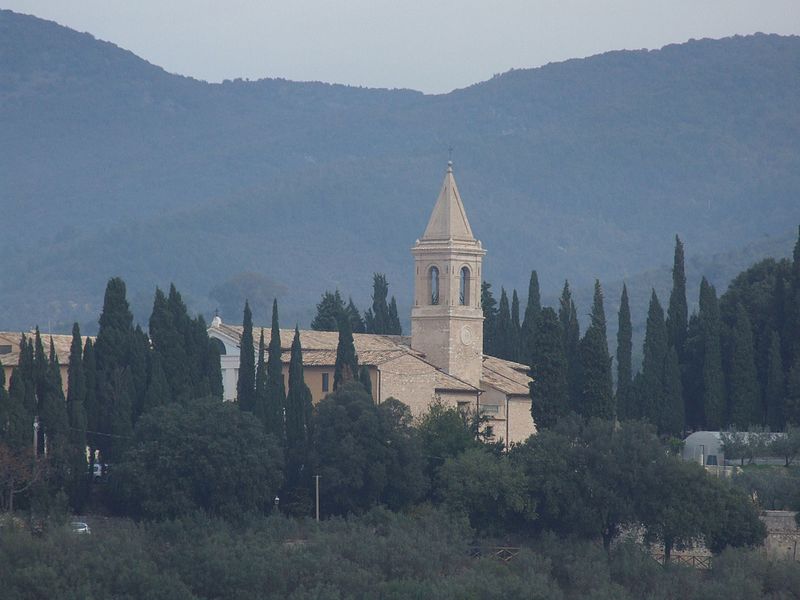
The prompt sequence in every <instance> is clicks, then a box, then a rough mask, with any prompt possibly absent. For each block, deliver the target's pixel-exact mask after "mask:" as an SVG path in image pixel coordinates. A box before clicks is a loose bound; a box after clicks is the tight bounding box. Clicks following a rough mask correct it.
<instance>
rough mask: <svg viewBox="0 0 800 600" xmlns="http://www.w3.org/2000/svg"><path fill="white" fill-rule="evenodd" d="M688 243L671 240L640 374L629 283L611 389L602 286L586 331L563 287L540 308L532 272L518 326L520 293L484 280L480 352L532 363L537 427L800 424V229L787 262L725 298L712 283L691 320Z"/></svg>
mask: <svg viewBox="0 0 800 600" xmlns="http://www.w3.org/2000/svg"><path fill="white" fill-rule="evenodd" d="M684 262H685V259H684V248H683V243H682V242H681V240H680V238H678V237H677V236H676V238H675V254H674V260H673V268H672V281H673V285H672V291H671V293H670V297H669V302H668V304H667V308H666V311H665V310H664V307H663V305H662V303H661V301H660V300H659V298H658V296H657V294H656V292H655V290H653V291H652V294H651V298H650V305H649V308H648V314H647V325H646V332H645V339H644V345H643V352H642V355H643V360H642V365H641V368H640V369H638V370H637V371H634V368H633V364H632V326H631V312H630V305H629V302H628V290H627V286H625V285H623V288H622V295H621V298H620V304H619V306H620V308H619V314H618V317H619V319H618V323H619V328H618V331H617V338H616V353H615V356H614V357H613V358H616V386H614V384H613V383H612V375H613V373H612V369H613V365H612V356H611V354H610V352H609V343H608V334H607V327H606V317H605V309H604V306H603V300H604V298H603V290H602V287H601V285H600V282H599V281H595V289H594V300H593V304H592V307H591V312H590V320H589V324H588V327H587V329H586V331H585V332H584V333H583V335H582V336H581V332H580V324H579V322H578V318H577V310H576V307H575V302H574V300H573V298H572V292H571V289H570V286H569V282H565V284H564V287H563V290H562V292H561V296H560V299H559V304H558V307H557V309H554V308H550V307H542V305H541V299H540V291H539V283H538V277H537V274H536V271H533V272H532V273H531V278H530V284H529V288H528V298H527V305H526V307H525V311H524V315H523V317H522V320H520V302H519V298H518V295H517V291H516V290H514V291H513V293H512V295H511V301H510V302H509V299H508V294H507V293H506V291H505V289H503V288H501V292H500V300H499V303H498V302H497V300H495V298H494V295H493V292H492V289H491V284H489V283H487V282H484V283H483V285H482V287H481V300H482V306H483V313H484V351H485V352H486V353H487V354H490V355H493V356H498V357H500V358H505V359H508V360H514V361H517V362H520V363H523V364H526V365H530V374H531V377H532V378H533V383H532V384H531V398H532V412H533V417H534V420H535V421H536V423H537V426H539V427H549V426H552V425H553V424H554V423H555V422H556V421H557V420H558V418H560V417H562V416H564V415H566V414H568V413H569V412H576V413H578V414H581V415H584V416H586V417H600V418H606V419H608V418H618V419H646V420H647V421H649V422H651V423H652V424H654V425H655V426H656V427H657V429H658V431H659V433H661V434H663V435H667V436H675V437H681V436H683V435H684V434H685V433H686V432H687V431H697V430H703V429H706V430H720V429H724V428H728V427H735V428H738V429H740V430H741V429H746V428H750V427H756V428H758V427H762V428H763V427H767V428H769V429H771V430H773V431H781V430H783V429H784V428H786V427H787V425H797V424H799V423H800V234H799V235H798V241H797V243H796V245H795V248H794V252H793V255H792V258H791V259H781V260H775V259H766V260H763V261H761V262H759V263H757V264H755V265H753V266H752V267H750V268H749V269H747V270H746V271H744V272H742V273H740V274H739V275H738V276H737V277H736V278H734V279H733V281H732V282H731V284H730V286H729V287H728V289H727V291H726V292H725V293H724V294H723V295H722V296H721V297H718V295H717V291H716V289H715V288H714V286H713V285H711V284H710V283H709V282H708V281H707V280H706V279H705V277H703V279H702V281H701V284H700V297H699V310H698V311H696V312H693V313H692V314H691V315H689V311H688V302H687V298H686V275H685V264H684Z"/></svg>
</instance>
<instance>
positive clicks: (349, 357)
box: [333, 319, 358, 391]
mask: <svg viewBox="0 0 800 600" xmlns="http://www.w3.org/2000/svg"><path fill="white" fill-rule="evenodd" d="M357 376H358V355H357V354H356V347H355V344H354V343H353V332H352V331H351V330H350V322H349V321H348V320H347V319H341V320H340V322H339V342H338V344H337V346H336V363H335V365H334V369H333V391H336V390H338V389H339V388H340V387H341V386H342V385H344V384H346V383H348V382H350V381H353V380H354V379H356V377H357Z"/></svg>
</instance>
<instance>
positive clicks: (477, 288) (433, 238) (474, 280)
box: [411, 162, 486, 387]
mask: <svg viewBox="0 0 800 600" xmlns="http://www.w3.org/2000/svg"><path fill="white" fill-rule="evenodd" d="M411 254H412V255H413V256H414V306H413V308H412V309H411V347H412V348H413V349H415V350H419V351H420V352H423V353H424V354H425V358H426V359H427V360H428V361H430V362H431V363H433V364H434V365H436V366H437V367H439V368H440V369H442V370H444V371H446V372H447V373H449V374H450V375H453V376H454V377H458V378H459V379H462V380H464V381H466V382H467V383H470V384H472V385H474V386H476V387H477V386H478V385H479V384H480V379H481V372H482V369H483V310H482V309H481V262H482V260H483V256H484V254H486V250H484V249H483V247H482V246H481V243H480V242H479V241H478V240H476V239H475V236H474V235H473V234H472V228H471V227H470V226H469V221H468V220H467V213H466V212H465V211H464V204H463V203H462V202H461V196H460V194H459V193H458V187H457V186H456V180H455V178H454V177H453V163H452V162H448V163H447V172H446V173H445V176H444V183H442V190H441V191H440V192H439V198H438V199H437V200H436V205H435V206H434V207H433V213H432V214H431V218H430V220H429V221H428V226H427V227H426V229H425V233H424V234H423V235H422V237H421V238H420V239H418V240H417V242H416V243H415V244H414V247H413V248H412V249H411Z"/></svg>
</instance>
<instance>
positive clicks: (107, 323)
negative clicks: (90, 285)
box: [94, 277, 135, 461]
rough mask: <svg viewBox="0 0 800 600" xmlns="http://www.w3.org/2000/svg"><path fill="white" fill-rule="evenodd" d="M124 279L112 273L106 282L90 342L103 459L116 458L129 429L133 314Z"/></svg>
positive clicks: (132, 394)
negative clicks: (93, 362) (99, 312)
mask: <svg viewBox="0 0 800 600" xmlns="http://www.w3.org/2000/svg"><path fill="white" fill-rule="evenodd" d="M125 296H126V290H125V282H124V281H122V279H120V278H119V277H114V278H112V279H110V280H109V281H108V284H107V285H106V291H105V295H104V297H103V311H102V312H101V314H100V329H99V331H98V333H97V341H96V342H95V345H94V350H95V361H96V365H97V403H98V406H99V408H100V411H99V412H100V414H99V427H98V430H99V431H100V433H103V434H106V435H98V436H96V443H97V445H98V446H99V448H100V450H101V452H102V453H103V455H104V459H105V460H107V461H115V460H117V459H118V458H119V457H120V456H121V454H122V452H123V451H124V448H125V446H126V444H127V441H128V439H129V438H130V435H131V433H132V431H133V424H132V417H133V401H134V397H135V388H134V383H133V378H132V376H131V370H130V368H129V367H130V349H131V344H132V338H133V332H134V329H133V315H132V314H131V311H130V307H129V305H128V300H127V299H126V297H125Z"/></svg>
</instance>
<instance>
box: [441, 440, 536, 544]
mask: <svg viewBox="0 0 800 600" xmlns="http://www.w3.org/2000/svg"><path fill="white" fill-rule="evenodd" d="M437 490H438V496H439V499H440V500H441V501H442V502H443V504H444V505H445V506H446V507H447V508H448V509H449V510H451V511H455V512H458V513H463V514H465V515H467V516H468V518H469V522H470V525H471V526H472V527H473V528H475V529H476V530H477V531H478V532H482V533H488V534H491V535H498V534H499V533H502V532H514V533H517V532H519V531H520V528H521V527H526V526H528V525H529V524H530V522H531V521H533V520H534V519H535V518H536V502H535V500H534V499H533V498H532V497H531V495H530V494H529V493H528V481H527V477H526V476H525V474H524V472H523V471H522V469H521V468H520V467H519V466H518V465H517V464H516V463H512V462H511V460H510V459H509V458H508V457H507V456H501V457H497V456H495V455H494V454H492V453H490V452H487V450H486V449H485V448H473V449H469V450H466V451H465V452H464V453H462V454H460V455H458V456H456V457H451V458H448V459H447V460H446V461H445V462H444V464H443V465H442V467H441V469H439V472H438V483H437Z"/></svg>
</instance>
